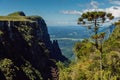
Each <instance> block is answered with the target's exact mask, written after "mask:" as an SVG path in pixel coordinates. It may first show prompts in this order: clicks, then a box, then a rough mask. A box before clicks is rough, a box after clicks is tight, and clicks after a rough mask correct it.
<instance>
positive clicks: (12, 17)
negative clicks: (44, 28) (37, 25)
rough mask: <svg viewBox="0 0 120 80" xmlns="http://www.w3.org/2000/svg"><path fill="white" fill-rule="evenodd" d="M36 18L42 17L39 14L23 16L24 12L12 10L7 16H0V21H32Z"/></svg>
mask: <svg viewBox="0 0 120 80" xmlns="http://www.w3.org/2000/svg"><path fill="white" fill-rule="evenodd" d="M37 19H42V18H41V17H40V16H25V14H24V12H22V11H19V12H14V13H11V14H8V15H7V16H0V21H29V22H34V21H35V20H37Z"/></svg>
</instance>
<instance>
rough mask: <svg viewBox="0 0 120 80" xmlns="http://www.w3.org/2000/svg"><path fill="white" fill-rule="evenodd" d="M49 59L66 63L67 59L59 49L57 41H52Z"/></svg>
mask: <svg viewBox="0 0 120 80" xmlns="http://www.w3.org/2000/svg"><path fill="white" fill-rule="evenodd" d="M51 57H52V58H54V59H55V60H57V61H61V62H65V61H68V58H66V57H65V56H64V55H63V54H62V52H61V49H60V47H59V44H58V41H57V40H53V42H52V54H51Z"/></svg>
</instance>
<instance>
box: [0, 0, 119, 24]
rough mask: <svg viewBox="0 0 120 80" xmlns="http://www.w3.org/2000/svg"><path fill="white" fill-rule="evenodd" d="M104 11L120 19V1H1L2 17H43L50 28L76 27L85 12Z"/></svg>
mask: <svg viewBox="0 0 120 80" xmlns="http://www.w3.org/2000/svg"><path fill="white" fill-rule="evenodd" d="M93 9H95V10H102V11H106V12H111V13H113V15H114V16H115V17H116V18H118V17H120V0H0V16H5V15H7V14H9V13H12V12H16V11H23V12H25V14H26V15H28V16H30V15H39V16H41V17H43V19H44V20H45V22H46V23H47V25H48V26H76V25H77V19H78V17H80V15H81V14H82V13H83V12H85V11H88V10H89V11H90V10H93Z"/></svg>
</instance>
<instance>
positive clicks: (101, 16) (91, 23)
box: [78, 11, 114, 80]
mask: <svg viewBox="0 0 120 80" xmlns="http://www.w3.org/2000/svg"><path fill="white" fill-rule="evenodd" d="M113 18H114V16H112V14H111V13H106V12H103V11H91V12H85V13H83V14H82V15H81V16H80V18H78V24H79V25H84V26H86V27H87V28H88V29H91V30H93V32H94V35H92V39H93V40H94V42H95V47H96V49H98V50H99V51H100V70H101V71H102V42H103V40H104V36H105V33H104V32H102V33H98V31H99V28H100V26H102V24H103V23H106V22H109V21H110V20H112V19H113ZM101 80H102V73H101Z"/></svg>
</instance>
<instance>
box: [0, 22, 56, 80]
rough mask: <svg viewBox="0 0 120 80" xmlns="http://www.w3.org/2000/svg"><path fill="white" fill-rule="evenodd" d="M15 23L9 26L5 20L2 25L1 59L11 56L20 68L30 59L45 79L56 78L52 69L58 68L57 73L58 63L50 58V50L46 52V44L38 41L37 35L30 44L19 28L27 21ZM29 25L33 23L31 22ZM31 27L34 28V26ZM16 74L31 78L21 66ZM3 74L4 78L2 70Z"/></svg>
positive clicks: (19, 76)
mask: <svg viewBox="0 0 120 80" xmlns="http://www.w3.org/2000/svg"><path fill="white" fill-rule="evenodd" d="M13 23H14V26H13V25H11V26H8V22H7V21H6V22H3V24H2V26H1V27H0V28H1V31H3V33H4V35H3V36H2V37H1V40H0V59H4V58H9V59H11V60H12V61H13V62H14V64H15V65H16V66H18V67H19V68H20V66H22V65H25V64H26V61H29V62H30V64H31V65H32V66H33V67H34V68H35V69H37V70H39V71H40V73H41V75H42V77H43V80H48V78H49V79H50V80H55V79H54V77H53V75H52V73H53V72H51V71H52V69H53V70H54V69H56V71H55V73H56V72H58V69H57V66H56V63H55V62H54V61H52V60H50V58H49V52H46V51H47V48H46V46H45V44H44V43H43V42H40V41H38V40H37V39H36V37H34V38H33V39H32V40H31V41H32V42H31V45H29V43H28V42H27V41H26V40H25V38H24V37H23V35H22V33H21V32H20V31H19V30H18V27H19V24H22V25H26V23H25V24H24V23H20V22H13ZM29 25H33V24H30V23H29ZM16 26H17V27H16ZM31 27H32V28H33V29H34V26H31ZM32 35H33V36H36V33H35V32H33V34H32ZM39 43H42V44H39ZM16 74H17V75H16V78H20V79H22V80H23V79H24V80H30V79H28V78H27V77H26V75H24V74H25V73H24V72H23V71H22V70H21V68H20V70H19V71H16ZM56 74H57V73H56ZM57 75H58V74H57ZM1 76H2V77H3V78H4V76H3V74H1V72H0V77H1ZM56 78H58V77H56ZM20 79H17V80H20ZM2 80H4V79H2ZM36 80H37V79H36Z"/></svg>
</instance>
